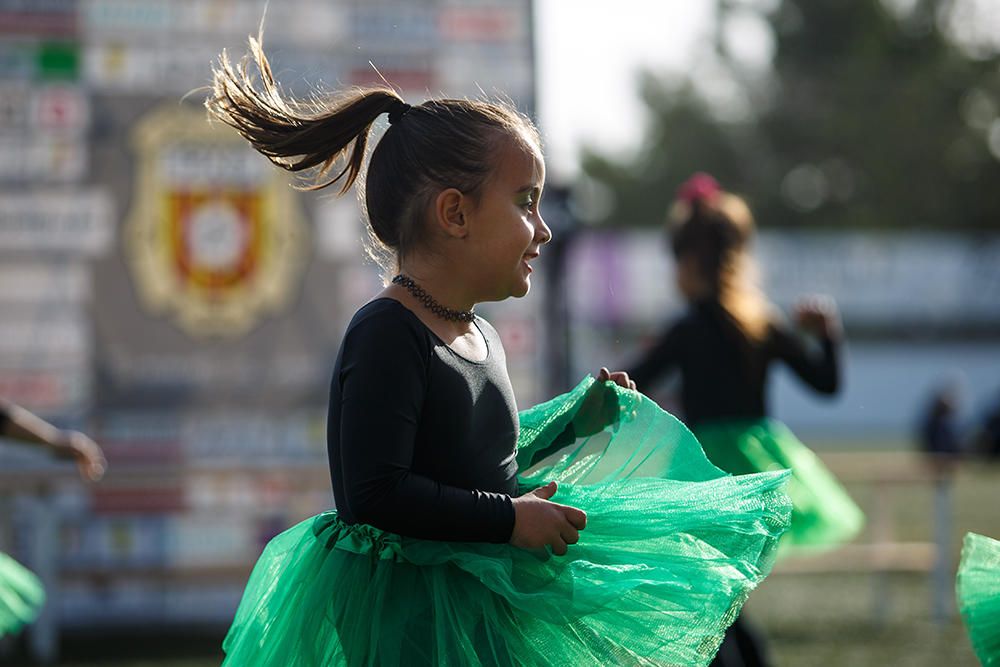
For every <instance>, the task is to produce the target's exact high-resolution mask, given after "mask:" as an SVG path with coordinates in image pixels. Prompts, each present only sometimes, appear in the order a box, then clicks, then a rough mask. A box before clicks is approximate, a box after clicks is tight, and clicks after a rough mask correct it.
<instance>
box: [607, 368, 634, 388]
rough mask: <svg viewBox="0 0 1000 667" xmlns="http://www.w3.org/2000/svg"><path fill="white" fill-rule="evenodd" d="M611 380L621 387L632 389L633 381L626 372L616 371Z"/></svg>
mask: <svg viewBox="0 0 1000 667" xmlns="http://www.w3.org/2000/svg"><path fill="white" fill-rule="evenodd" d="M611 379H612V380H613V381H614V383H615V384H617V385H618V386H619V387H624V388H625V389H631V388H632V387H631V383H632V380H631V379H630V378H629V376H628V373H626V372H625V371H615V372H614V373H612V374H611Z"/></svg>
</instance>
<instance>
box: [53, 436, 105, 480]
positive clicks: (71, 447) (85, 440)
mask: <svg viewBox="0 0 1000 667" xmlns="http://www.w3.org/2000/svg"><path fill="white" fill-rule="evenodd" d="M60 450H61V452H60V453H61V454H62V456H64V457H65V458H72V459H76V465H77V467H78V468H79V469H80V476H81V477H83V478H84V479H86V480H89V481H91V482H96V481H98V480H99V479H101V478H102V477H104V471H105V470H107V467H108V462H107V461H106V460H105V458H104V452H102V451H101V448H100V447H98V445H97V443H96V442H94V441H93V440H91V439H90V438H89V437H88V436H86V435H84V434H83V433H80V432H79V431H63V433H62V438H61V443H60Z"/></svg>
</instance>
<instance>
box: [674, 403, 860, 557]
mask: <svg viewBox="0 0 1000 667" xmlns="http://www.w3.org/2000/svg"><path fill="white" fill-rule="evenodd" d="M694 432H695V435H696V436H697V437H698V440H699V441H700V442H701V445H702V447H704V448H705V454H707V455H708V458H709V460H711V461H712V463H714V464H715V465H717V466H719V467H720V468H722V469H723V470H725V471H726V472H728V473H731V474H733V475H746V474H749V473H757V472H765V471H769V470H783V469H789V470H791V471H792V478H791V479H790V480H789V482H788V488H787V491H788V495H789V497H790V498H791V499H792V526H791V528H790V529H789V530H788V532H787V533H786V534H785V538H784V540H782V549H783V551H785V550H787V551H788V552H792V551H796V550H806V549H808V550H817V549H820V548H823V547H829V546H835V545H838V544H841V543H844V542H847V541H849V540H851V539H852V538H853V537H855V536H856V535H857V534H858V532H859V531H860V530H861V528H862V526H863V525H864V514H863V513H862V512H861V509H860V508H859V507H858V506H857V505H856V504H855V502H854V501H853V500H851V497H850V496H848V495H847V491H845V490H844V487H842V486H841V485H840V483H839V482H838V481H837V479H836V478H835V477H834V476H833V474H832V473H831V472H830V471H829V469H827V467H826V466H825V465H823V462H822V461H820V460H819V457H817V456H816V455H815V454H814V453H813V452H812V451H811V450H810V449H809V448H808V447H806V446H805V445H803V444H802V443H801V442H800V441H799V439H798V438H796V437H795V435H794V434H793V433H792V432H791V431H790V430H789V429H788V428H787V427H786V426H785V425H784V424H782V423H781V422H778V421H775V420H773V419H756V420H733V421H719V422H713V423H707V424H704V425H700V426H698V427H697V428H695V429H694Z"/></svg>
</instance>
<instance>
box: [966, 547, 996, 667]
mask: <svg viewBox="0 0 1000 667" xmlns="http://www.w3.org/2000/svg"><path fill="white" fill-rule="evenodd" d="M955 593H956V595H957V597H958V610H959V612H961V614H962V620H964V621H965V628H966V630H968V632H969V639H970V640H971V641H972V648H973V649H974V650H975V651H976V655H977V656H978V657H979V662H981V663H982V664H983V667H996V666H997V665H1000V542H998V541H997V540H993V539H990V538H988V537H985V536H983V535H977V534H976V533H968V534H966V536H965V540H964V542H963V543H962V560H961V562H960V563H959V566H958V577H957V578H956V580H955Z"/></svg>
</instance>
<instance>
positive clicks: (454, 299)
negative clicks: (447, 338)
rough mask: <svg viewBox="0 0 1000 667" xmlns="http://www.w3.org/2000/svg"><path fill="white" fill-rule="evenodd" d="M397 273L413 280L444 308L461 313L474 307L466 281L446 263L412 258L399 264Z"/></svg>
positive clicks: (472, 297)
mask: <svg viewBox="0 0 1000 667" xmlns="http://www.w3.org/2000/svg"><path fill="white" fill-rule="evenodd" d="M399 273H401V274H403V275H404V276H406V277H408V278H410V279H411V280H413V281H414V282H415V283H416V284H417V285H419V286H420V287H422V288H423V290H424V291H425V292H427V293H428V294H430V295H431V296H432V297H433V298H434V300H435V301H436V302H437V303H439V304H440V305H442V306H444V307H445V308H450V309H451V310H459V311H462V310H472V309H473V308H474V307H475V305H476V300H475V297H474V296H473V295H472V294H471V293H470V292H469V289H468V281H465V280H462V279H461V276H459V275H457V273H456V271H455V269H454V267H453V266H450V265H449V262H447V261H442V260H438V261H434V260H433V259H429V258H428V259H425V258H422V257H419V256H418V257H413V258H411V259H408V260H407V261H404V262H402V263H401V264H400V267H399Z"/></svg>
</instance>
